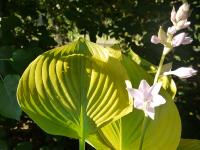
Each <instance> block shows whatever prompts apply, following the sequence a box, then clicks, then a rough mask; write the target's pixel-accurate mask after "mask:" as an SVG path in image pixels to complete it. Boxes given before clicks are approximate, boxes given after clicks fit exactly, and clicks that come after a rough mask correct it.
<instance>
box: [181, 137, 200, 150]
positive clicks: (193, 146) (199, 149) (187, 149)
mask: <svg viewBox="0 0 200 150" xmlns="http://www.w3.org/2000/svg"><path fill="white" fill-rule="evenodd" d="M177 150H200V140H196V139H181V141H180V143H179V146H178V148H177Z"/></svg>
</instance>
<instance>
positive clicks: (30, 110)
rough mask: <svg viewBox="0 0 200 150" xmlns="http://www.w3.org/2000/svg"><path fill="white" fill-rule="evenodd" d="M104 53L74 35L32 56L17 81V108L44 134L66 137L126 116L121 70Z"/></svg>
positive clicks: (128, 106)
mask: <svg viewBox="0 0 200 150" xmlns="http://www.w3.org/2000/svg"><path fill="white" fill-rule="evenodd" d="M109 53H110V52H109V51H108V50H106V49H104V48H102V47H100V46H97V45H96V44H93V43H91V42H87V41H85V40H82V39H80V40H78V41H77V42H74V43H72V44H70V45H66V46H63V47H60V48H56V49H54V50H51V51H48V52H46V53H44V54H42V55H40V56H38V57H37V58H36V59H35V60H34V61H33V62H32V63H31V64H30V65H29V66H28V68H27V69H26V70H25V72H24V74H23V75H22V78H21V79H20V82H19V85H18V92H17V97H18V102H19V104H20V106H21V107H22V109H23V110H24V111H25V112H26V113H27V114H28V115H29V116H30V117H31V118H32V119H33V120H34V121H35V122H36V123H37V124H38V125H39V126H40V127H41V128H42V129H44V130H45V131H46V132H48V133H50V134H56V135H64V136H67V137H72V138H85V137H87V136H88V135H89V134H90V133H94V132H95V131H96V130H97V129H96V127H101V126H103V125H105V124H108V123H110V122H112V121H114V120H117V119H119V118H120V117H121V116H124V115H126V114H127V113H129V112H130V111H131V110H132V107H131V102H132V101H129V99H128V95H127V92H126V89H125V83H124V80H125V79H127V74H126V71H125V69H124V67H123V65H122V64H121V63H120V62H119V61H118V60H117V58H115V57H111V56H110V54H109Z"/></svg>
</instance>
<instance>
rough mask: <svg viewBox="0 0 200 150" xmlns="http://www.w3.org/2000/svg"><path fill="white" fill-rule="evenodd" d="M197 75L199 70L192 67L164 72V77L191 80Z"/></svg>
mask: <svg viewBox="0 0 200 150" xmlns="http://www.w3.org/2000/svg"><path fill="white" fill-rule="evenodd" d="M196 74H197V70H195V69H193V68H192V67H180V68H178V69H176V70H174V71H168V72H164V73H163V75H175V76H178V77H179V78H181V79H185V78H189V77H191V76H193V75H196Z"/></svg>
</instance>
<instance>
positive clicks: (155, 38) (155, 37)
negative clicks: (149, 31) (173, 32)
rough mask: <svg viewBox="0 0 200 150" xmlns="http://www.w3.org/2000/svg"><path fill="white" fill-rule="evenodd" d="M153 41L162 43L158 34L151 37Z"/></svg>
mask: <svg viewBox="0 0 200 150" xmlns="http://www.w3.org/2000/svg"><path fill="white" fill-rule="evenodd" d="M151 43H154V44H158V43H160V40H159V38H158V37H157V36H156V35H153V36H152V37H151Z"/></svg>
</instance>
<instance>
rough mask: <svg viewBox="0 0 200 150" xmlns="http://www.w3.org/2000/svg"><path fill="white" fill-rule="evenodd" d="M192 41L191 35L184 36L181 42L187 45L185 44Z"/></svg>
mask: <svg viewBox="0 0 200 150" xmlns="http://www.w3.org/2000/svg"><path fill="white" fill-rule="evenodd" d="M192 41H193V39H192V38H191V37H185V38H184V39H183V42H182V44H183V45H187V44H190V43H192Z"/></svg>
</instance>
